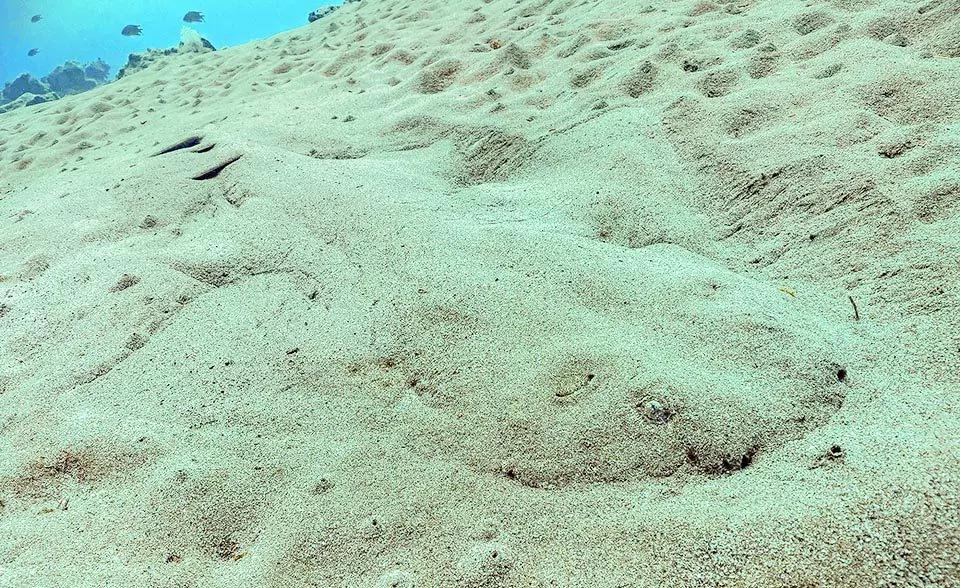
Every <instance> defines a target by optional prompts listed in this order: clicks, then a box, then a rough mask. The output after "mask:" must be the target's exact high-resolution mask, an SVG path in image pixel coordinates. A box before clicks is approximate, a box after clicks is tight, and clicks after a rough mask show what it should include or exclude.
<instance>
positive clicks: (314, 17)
mask: <svg viewBox="0 0 960 588" xmlns="http://www.w3.org/2000/svg"><path fill="white" fill-rule="evenodd" d="M359 1H360V0H343V3H344V4H350V3H353V2H359ZM338 8H340V6H339V5H335V6H321V7H320V8H318V9H316V10H314V11H313V12H311V13H310V14H308V15H307V20H308V21H310V22H316V21H318V20H320V19H321V18H323V17H325V16H330V15H331V14H333V13H334V12H336V10H337V9H338Z"/></svg>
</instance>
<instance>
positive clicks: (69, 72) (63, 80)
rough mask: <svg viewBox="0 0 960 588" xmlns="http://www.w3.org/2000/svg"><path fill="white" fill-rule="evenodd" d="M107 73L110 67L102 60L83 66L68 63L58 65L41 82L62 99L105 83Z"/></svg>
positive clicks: (71, 62)
mask: <svg viewBox="0 0 960 588" xmlns="http://www.w3.org/2000/svg"><path fill="white" fill-rule="evenodd" d="M109 73H110V66H109V65H107V64H106V63H104V62H103V60H97V61H95V62H93V63H88V64H87V65H85V66H82V65H80V64H79V63H78V62H76V61H68V62H66V63H64V64H63V65H58V66H57V67H56V68H55V69H54V70H53V71H52V72H50V73H49V74H47V75H46V76H45V77H44V78H43V80H42V81H43V82H44V83H45V84H46V85H47V86H48V87H49V89H50V90H53V91H54V92H56V93H57V94H59V95H60V96H61V97H62V96H69V95H70V94H79V93H80V92H86V91H87V90H92V89H93V88H96V87H97V86H99V85H100V84H104V83H106V81H107V76H108V75H109Z"/></svg>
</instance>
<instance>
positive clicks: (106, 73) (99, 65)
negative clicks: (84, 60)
mask: <svg viewBox="0 0 960 588" xmlns="http://www.w3.org/2000/svg"><path fill="white" fill-rule="evenodd" d="M83 73H84V75H85V76H86V77H87V79H90V80H94V81H95V82H97V83H98V84H106V83H107V81H108V78H109V77H110V66H109V65H107V62H106V61H104V60H102V59H98V60H96V61H93V62H90V63H88V64H87V65H85V66H84V68H83Z"/></svg>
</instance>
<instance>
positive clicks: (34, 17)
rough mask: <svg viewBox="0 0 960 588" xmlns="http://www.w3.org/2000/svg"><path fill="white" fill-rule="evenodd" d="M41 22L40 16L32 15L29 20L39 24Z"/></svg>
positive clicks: (41, 17) (41, 16)
mask: <svg viewBox="0 0 960 588" xmlns="http://www.w3.org/2000/svg"><path fill="white" fill-rule="evenodd" d="M41 20H43V15H42V14H34V15H33V18H31V19H30V22H40V21H41Z"/></svg>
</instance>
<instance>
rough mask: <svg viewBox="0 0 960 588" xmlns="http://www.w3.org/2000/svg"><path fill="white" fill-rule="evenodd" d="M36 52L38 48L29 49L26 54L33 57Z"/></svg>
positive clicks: (38, 51)
mask: <svg viewBox="0 0 960 588" xmlns="http://www.w3.org/2000/svg"><path fill="white" fill-rule="evenodd" d="M37 53H40V50H39V49H31V50H29V51H27V56H29V57H33V56H34V55H36V54H37Z"/></svg>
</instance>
